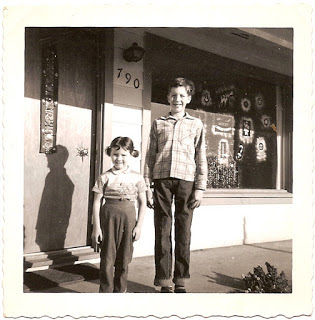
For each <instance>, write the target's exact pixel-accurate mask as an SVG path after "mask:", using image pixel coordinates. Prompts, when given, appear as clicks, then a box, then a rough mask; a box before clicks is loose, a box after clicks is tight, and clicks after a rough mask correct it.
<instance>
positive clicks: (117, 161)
mask: <svg viewBox="0 0 315 320" xmlns="http://www.w3.org/2000/svg"><path fill="white" fill-rule="evenodd" d="M110 157H111V159H112V162H113V165H114V167H115V169H116V170H124V169H127V168H128V164H129V160H130V157H131V154H130V151H129V150H124V149H123V148H120V149H117V148H112V149H111V152H110Z"/></svg>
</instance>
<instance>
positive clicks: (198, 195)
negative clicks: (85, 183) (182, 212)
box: [187, 189, 203, 210]
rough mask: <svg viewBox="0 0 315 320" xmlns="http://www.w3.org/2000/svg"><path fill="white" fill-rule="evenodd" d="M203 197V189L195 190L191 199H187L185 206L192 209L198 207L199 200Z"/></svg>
mask: <svg viewBox="0 0 315 320" xmlns="http://www.w3.org/2000/svg"><path fill="white" fill-rule="evenodd" d="M202 197H203V190H198V189H197V190H195V191H194V192H193V194H192V197H191V199H190V200H189V202H188V204H187V206H188V208H189V209H190V210H194V209H195V208H198V207H199V206H200V204H201V200H202Z"/></svg>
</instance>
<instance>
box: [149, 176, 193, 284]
mask: <svg viewBox="0 0 315 320" xmlns="http://www.w3.org/2000/svg"><path fill="white" fill-rule="evenodd" d="M193 187H194V182H190V181H184V180H180V179H174V178H168V179H158V180H154V226H155V279H154V285H156V286H162V287H164V286H171V285H172V283H175V284H177V285H185V281H186V280H187V279H189V278H190V274H189V263H190V239H191V222H192V216H193V210H190V209H189V208H188V207H187V203H188V201H189V200H190V197H191V195H192V192H193ZM173 197H174V198H175V213H174V217H175V268H174V275H173V279H172V263H173V260H172V236H171V232H172V201H173Z"/></svg>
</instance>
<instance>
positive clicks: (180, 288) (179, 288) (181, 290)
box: [174, 286, 186, 293]
mask: <svg viewBox="0 0 315 320" xmlns="http://www.w3.org/2000/svg"><path fill="white" fill-rule="evenodd" d="M174 292H175V293H186V289H185V287H183V286H175V291H174Z"/></svg>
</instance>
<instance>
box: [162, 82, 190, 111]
mask: <svg viewBox="0 0 315 320" xmlns="http://www.w3.org/2000/svg"><path fill="white" fill-rule="evenodd" d="M167 100H168V103H169V104H170V106H171V113H172V114H173V115H174V114H177V113H182V112H183V113H184V112H185V108H186V105H187V104H188V103H189V102H190V101H191V96H189V95H188V94H187V91H186V89H185V87H176V88H172V89H171V91H170V93H169V94H168V96H167Z"/></svg>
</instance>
